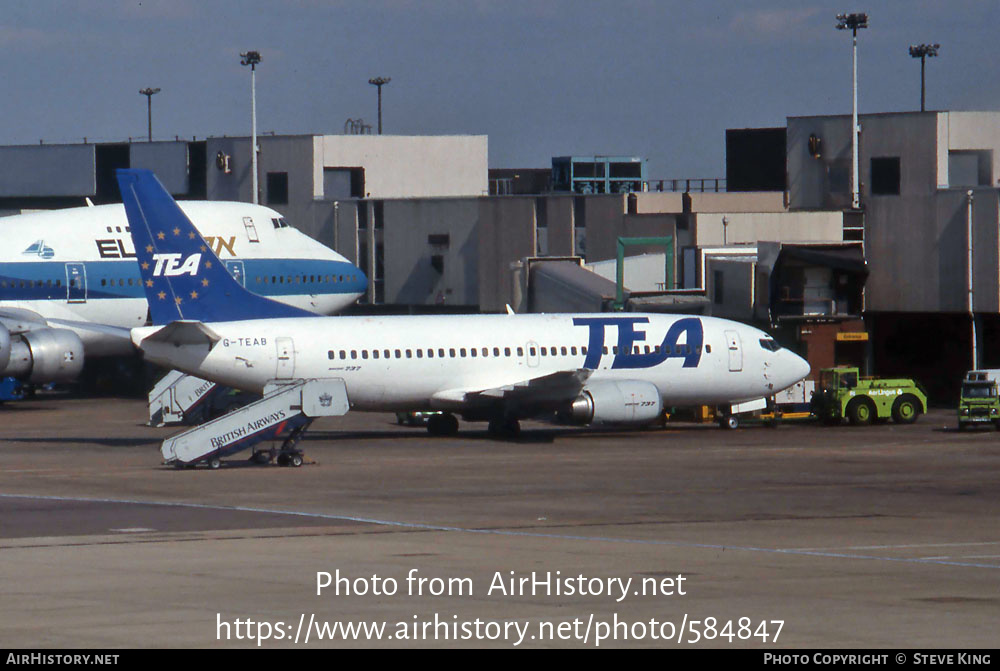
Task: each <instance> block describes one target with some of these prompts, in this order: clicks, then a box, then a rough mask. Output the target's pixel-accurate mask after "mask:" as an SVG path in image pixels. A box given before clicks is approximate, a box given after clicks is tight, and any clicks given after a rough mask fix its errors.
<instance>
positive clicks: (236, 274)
mask: <svg viewBox="0 0 1000 671" xmlns="http://www.w3.org/2000/svg"><path fill="white" fill-rule="evenodd" d="M226 270H228V271H229V274H230V275H232V276H233V279H234V280H236V281H237V282H239V283H240V284H241V285H242V286H244V287H245V286H246V285H247V281H246V278H245V277H244V275H243V262H242V261H226Z"/></svg>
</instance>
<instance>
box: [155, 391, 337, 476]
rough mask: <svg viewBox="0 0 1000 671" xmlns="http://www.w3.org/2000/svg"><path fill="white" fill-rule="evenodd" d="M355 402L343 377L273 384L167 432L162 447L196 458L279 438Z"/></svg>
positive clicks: (177, 457) (173, 458) (169, 456)
mask: <svg viewBox="0 0 1000 671" xmlns="http://www.w3.org/2000/svg"><path fill="white" fill-rule="evenodd" d="M349 407H350V406H349V402H348V400H347V388H346V386H345V385H344V381H343V380H342V379H339V378H329V379H312V380H297V381H295V382H293V383H291V384H283V385H269V386H268V387H266V388H265V395H264V398H262V399H260V400H259V401H256V402H254V403H251V404H250V405H247V406H245V407H242V408H240V409H238V410H235V411H234V412H231V413H229V414H227V415H223V416H222V417H219V418H217V419H214V420H212V421H210V422H207V423H205V424H202V425H201V426H197V427H194V428H192V429H189V430H187V431H184V432H182V433H180V434H177V435H175V436H171V437H169V438H167V439H166V440H164V441H163V444H162V445H161V447H160V451H161V453H162V454H163V457H164V459H166V460H167V462H180V463H184V464H193V463H197V462H199V461H201V460H203V459H206V458H208V457H211V456H213V455H215V456H225V455H227V454H232V453H234V452H238V451H240V450H243V449H247V448H250V447H252V446H253V445H255V444H257V443H259V442H262V441H265V440H271V439H274V438H277V437H278V436H279V435H283V431H284V430H285V429H290V428H292V427H294V426H296V425H299V424H303V423H305V422H308V421H309V420H310V419H311V418H313V417H328V416H339V415H343V414H346V413H347V411H348V409H349Z"/></svg>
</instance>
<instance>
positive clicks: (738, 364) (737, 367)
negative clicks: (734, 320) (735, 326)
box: [726, 331, 743, 373]
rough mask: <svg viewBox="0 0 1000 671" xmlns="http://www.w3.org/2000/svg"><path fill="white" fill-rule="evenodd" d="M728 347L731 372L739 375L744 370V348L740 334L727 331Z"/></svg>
mask: <svg viewBox="0 0 1000 671" xmlns="http://www.w3.org/2000/svg"><path fill="white" fill-rule="evenodd" d="M726 346H727V347H728V348H729V370H730V372H733V373H738V372H739V371H741V370H743V347H742V344H741V343H740V334H739V333H737V332H736V331H726Z"/></svg>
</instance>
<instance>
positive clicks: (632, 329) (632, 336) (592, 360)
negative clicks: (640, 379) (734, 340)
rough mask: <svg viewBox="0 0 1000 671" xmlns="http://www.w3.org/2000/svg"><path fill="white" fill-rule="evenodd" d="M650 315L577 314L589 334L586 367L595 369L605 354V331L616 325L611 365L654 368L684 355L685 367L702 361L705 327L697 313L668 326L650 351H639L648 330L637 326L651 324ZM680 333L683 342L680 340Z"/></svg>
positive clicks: (694, 366)
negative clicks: (586, 315) (598, 315)
mask: <svg viewBox="0 0 1000 671" xmlns="http://www.w3.org/2000/svg"><path fill="white" fill-rule="evenodd" d="M648 323H649V317H574V318H573V324H574V325H575V326H587V327H588V328H589V329H590V338H589V341H588V343H587V358H586V360H585V361H584V362H583V367H584V368H590V369H592V370H596V369H597V368H599V367H600V365H601V359H602V358H603V356H604V331H605V329H606V328H607V327H609V326H613V327H615V328H617V329H618V345H617V351H616V353H615V354H614V362H613V363H612V364H611V367H612V368H652V367H653V366H656V365H658V364H661V363H663V362H664V361H666V360H667V359H683V360H684V368H697V366H698V364H699V363H700V362H701V348H702V344H703V342H704V340H705V330H704V328H703V327H702V324H701V320H700V319H698V318H697V317H685V318H684V319H678V320H677V321H675V322H674V323H673V324H672V325H671V326H670V329H669V330H667V333H666V335H665V336H663V341H662V342H661V343H660V344H659V346H656V347H652V348H647V350H648V351H647V353H639V351H638V348H637V347H635V344H636V343H641V342H645V340H646V332H645V331H641V330H638V329H637V328H636V325H637V324H648ZM681 336H684V342H683V343H680V340H681Z"/></svg>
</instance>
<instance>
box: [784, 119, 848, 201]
mask: <svg viewBox="0 0 1000 671" xmlns="http://www.w3.org/2000/svg"><path fill="white" fill-rule="evenodd" d="M810 135H815V136H816V137H818V138H820V139H821V140H822V150H821V152H820V156H819V157H818V158H814V157H813V156H812V155H811V154H810V152H809V136H810ZM787 138H788V145H787V152H788V153H787V170H788V206H789V208H790V209H805V210H823V209H842V208H846V207H850V205H851V172H850V166H851V118H850V116H832V117H789V118H788V136H787Z"/></svg>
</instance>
